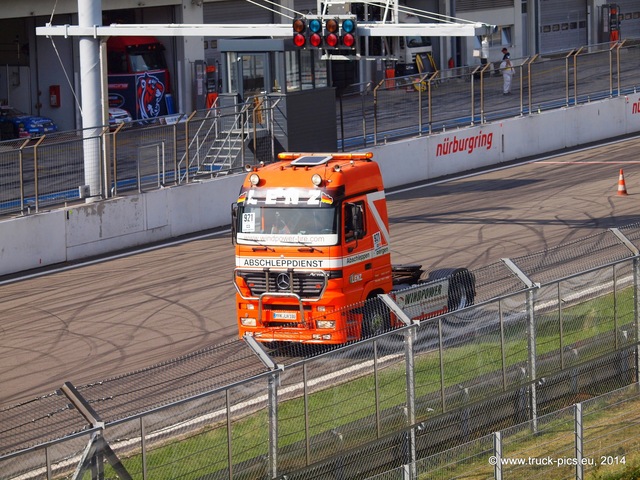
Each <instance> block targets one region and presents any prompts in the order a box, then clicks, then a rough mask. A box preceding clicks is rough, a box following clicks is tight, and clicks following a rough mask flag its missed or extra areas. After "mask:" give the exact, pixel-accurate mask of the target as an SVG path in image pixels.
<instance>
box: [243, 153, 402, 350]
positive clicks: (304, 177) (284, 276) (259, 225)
mask: <svg viewBox="0 0 640 480" xmlns="http://www.w3.org/2000/svg"><path fill="white" fill-rule="evenodd" d="M371 157H372V154H371V153H362V154H358V153H346V154H344V153H338V154H318V153H312V154H302V153H281V154H280V155H279V159H280V161H278V162H276V163H272V164H269V165H265V166H259V167H254V168H251V170H250V171H249V172H248V174H247V176H246V179H245V181H244V183H243V185H242V188H241V190H240V194H239V197H238V201H237V202H236V203H235V204H234V205H233V209H232V217H233V239H234V242H235V253H236V267H235V271H234V284H235V287H236V292H237V293H236V303H237V320H238V328H239V336H240V337H243V336H244V335H251V336H253V337H254V338H255V339H256V340H258V341H262V342H270V341H289V342H304V343H329V344H342V343H346V342H348V341H351V340H356V339H359V338H361V337H362V335H363V333H364V332H363V328H364V329H366V327H363V323H364V324H365V325H366V323H365V322H364V318H363V314H362V313H354V310H353V309H347V308H346V307H347V306H350V305H353V304H356V303H358V302H362V301H364V300H367V299H371V298H375V297H376V296H377V295H378V294H380V293H385V292H388V291H390V290H391V289H392V285H393V280H392V266H391V255H390V248H389V227H388V218H387V207H386V201H385V193H384V187H383V183H382V176H381V174H380V170H379V167H378V165H377V164H376V163H375V162H373V161H372V160H371Z"/></svg>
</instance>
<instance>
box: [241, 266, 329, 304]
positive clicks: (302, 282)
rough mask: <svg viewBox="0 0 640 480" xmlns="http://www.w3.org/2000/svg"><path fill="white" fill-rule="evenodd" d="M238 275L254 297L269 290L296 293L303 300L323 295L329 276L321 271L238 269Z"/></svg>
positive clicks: (271, 291)
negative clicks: (256, 270) (257, 270)
mask: <svg viewBox="0 0 640 480" xmlns="http://www.w3.org/2000/svg"><path fill="white" fill-rule="evenodd" d="M236 275H237V276H238V277H241V278H242V279H244V281H245V283H246V284H247V286H248V287H249V291H250V292H251V296H252V297H259V296H260V295H262V294H263V293H267V292H270V293H295V294H296V295H298V296H300V298H301V299H302V300H305V299H306V300H314V299H318V298H320V297H321V295H322V292H323V291H324V289H325V287H326V285H327V277H326V275H325V274H324V273H323V272H321V271H313V272H283V271H279V272H278V271H268V270H267V271H262V272H255V271H238V272H236ZM292 282H293V285H291V283H292Z"/></svg>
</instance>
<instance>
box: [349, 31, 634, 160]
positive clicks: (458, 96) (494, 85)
mask: <svg viewBox="0 0 640 480" xmlns="http://www.w3.org/2000/svg"><path fill="white" fill-rule="evenodd" d="M639 61H640V44H639V43H638V41H636V40H624V41H622V42H619V43H606V44H599V45H589V46H585V47H581V48H577V49H573V50H569V51H564V52H555V53H551V54H545V55H534V56H533V57H525V58H518V59H512V63H513V66H514V68H515V70H516V74H515V76H514V78H513V85H512V93H511V95H503V89H502V84H503V76H502V75H501V72H500V69H499V67H498V62H496V63H487V64H485V65H481V66H478V67H475V68H470V67H459V68H454V69H450V70H445V71H436V72H434V73H426V74H419V75H410V76H404V77H397V78H393V79H390V78H385V79H384V80H382V81H381V82H380V83H378V84H377V85H376V86H374V87H373V88H371V89H361V91H360V92H358V94H359V96H360V97H361V98H360V99H359V101H358V105H357V108H358V109H359V110H360V111H361V112H362V116H363V118H362V119H361V120H360V121H355V122H354V121H350V120H349V119H347V118H346V114H343V115H340V116H339V126H340V127H339V132H338V133H339V136H338V138H339V146H340V147H341V148H343V149H355V148H363V147H366V146H368V145H379V144H384V143H385V142H388V141H392V140H397V139H400V138H406V137H413V136H420V135H428V134H431V133H434V132H440V131H444V130H449V129H452V128H459V127H465V126H473V125H481V124H484V123H487V122H492V121H496V120H499V119H503V118H509V117H514V116H521V115H533V114H537V113H540V112H543V111H545V110H550V109H557V108H563V107H568V106H574V105H579V104H582V103H587V102H591V101H594V100H599V99H603V98H609V97H614V96H619V95H625V94H628V93H635V92H636V91H637V90H638V88H639V86H640V80H639V79H638V76H637V67H636V65H637V64H638V62H639ZM353 96H354V92H353V91H348V93H346V94H345V99H347V98H349V99H351V98H352V97H353ZM399 112H401V113H402V114H401V115H400V114H399ZM361 126H363V127H362V128H361Z"/></svg>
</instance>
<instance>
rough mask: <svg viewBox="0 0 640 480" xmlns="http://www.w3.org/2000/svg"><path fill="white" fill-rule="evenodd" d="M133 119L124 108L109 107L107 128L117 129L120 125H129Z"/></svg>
mask: <svg viewBox="0 0 640 480" xmlns="http://www.w3.org/2000/svg"><path fill="white" fill-rule="evenodd" d="M132 120H133V119H132V118H131V114H130V113H129V112H127V111H126V110H125V109H124V108H118V107H109V126H110V127H111V128H115V127H117V126H118V125H119V124H121V123H130V122H131V121H132Z"/></svg>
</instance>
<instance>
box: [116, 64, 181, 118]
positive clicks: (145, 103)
mask: <svg viewBox="0 0 640 480" xmlns="http://www.w3.org/2000/svg"><path fill="white" fill-rule="evenodd" d="M166 86H167V71H166V70H150V71H147V72H144V73H134V74H118V75H109V107H119V108H124V109H125V110H127V111H128V112H129V113H130V114H131V116H132V118H134V119H135V120H146V119H152V118H156V117H159V116H164V115H168V114H169V113H170V112H169V111H168V109H167V98H166V97H167V94H168V93H169V92H168V91H167V87H166Z"/></svg>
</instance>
